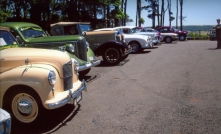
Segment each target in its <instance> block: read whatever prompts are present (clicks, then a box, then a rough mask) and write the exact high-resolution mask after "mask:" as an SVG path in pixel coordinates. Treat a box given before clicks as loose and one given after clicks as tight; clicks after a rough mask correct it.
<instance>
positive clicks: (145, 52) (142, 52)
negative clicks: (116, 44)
mask: <svg viewBox="0 0 221 134" xmlns="http://www.w3.org/2000/svg"><path fill="white" fill-rule="evenodd" d="M156 48H158V47H156ZM152 49H155V48H152ZM150 52H151V51H145V50H144V51H141V52H136V53H130V54H147V53H150Z"/></svg>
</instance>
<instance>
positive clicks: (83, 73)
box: [78, 68, 91, 76]
mask: <svg viewBox="0 0 221 134" xmlns="http://www.w3.org/2000/svg"><path fill="white" fill-rule="evenodd" d="M90 70H91V68H89V69H87V70H83V71H80V72H78V73H79V75H80V76H85V75H87V74H88V73H89V72H90Z"/></svg>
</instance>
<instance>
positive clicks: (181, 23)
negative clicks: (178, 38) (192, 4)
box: [179, 0, 183, 30]
mask: <svg viewBox="0 0 221 134" xmlns="http://www.w3.org/2000/svg"><path fill="white" fill-rule="evenodd" d="M179 1H180V30H183V0H179Z"/></svg>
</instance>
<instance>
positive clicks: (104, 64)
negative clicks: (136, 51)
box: [95, 53, 132, 67]
mask: <svg viewBox="0 0 221 134" xmlns="http://www.w3.org/2000/svg"><path fill="white" fill-rule="evenodd" d="M130 54H132V53H130ZM128 61H129V59H125V60H123V61H121V62H120V63H118V64H117V65H109V64H107V63H105V62H104V61H101V63H100V64H99V65H97V66H95V67H113V66H123V65H124V64H125V63H127V62H128Z"/></svg>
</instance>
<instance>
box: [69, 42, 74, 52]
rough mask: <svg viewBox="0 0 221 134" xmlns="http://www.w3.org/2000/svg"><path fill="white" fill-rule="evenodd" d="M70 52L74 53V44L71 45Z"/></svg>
mask: <svg viewBox="0 0 221 134" xmlns="http://www.w3.org/2000/svg"><path fill="white" fill-rule="evenodd" d="M69 51H70V52H71V53H73V52H74V46H73V45H72V44H70V45H69Z"/></svg>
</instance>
